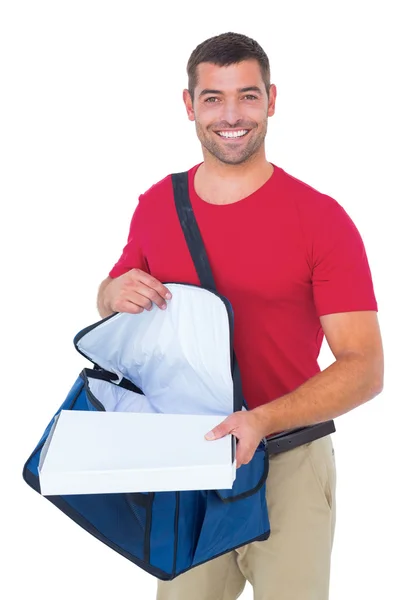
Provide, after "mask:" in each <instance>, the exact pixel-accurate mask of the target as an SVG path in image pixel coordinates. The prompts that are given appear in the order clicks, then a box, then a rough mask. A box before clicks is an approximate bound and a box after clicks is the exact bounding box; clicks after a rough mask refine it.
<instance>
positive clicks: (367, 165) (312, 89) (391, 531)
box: [0, 0, 400, 600]
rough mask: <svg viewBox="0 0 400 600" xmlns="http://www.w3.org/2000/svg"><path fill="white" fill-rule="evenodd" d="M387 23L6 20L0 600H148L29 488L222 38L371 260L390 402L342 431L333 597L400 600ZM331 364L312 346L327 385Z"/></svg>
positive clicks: (316, 5)
mask: <svg viewBox="0 0 400 600" xmlns="http://www.w3.org/2000/svg"><path fill="white" fill-rule="evenodd" d="M136 4H138V6H139V8H137V7H136ZM395 11H396V2H395V1H394V0H392V1H390V0H381V1H380V3H379V4H378V3H377V2H371V1H368V0H360V1H355V0H347V1H343V0H340V1H338V0H335V1H333V0H332V1H329V2H328V1H324V0H313V1H312V0H306V1H298V0H293V1H288V0H280V1H279V2H269V1H268V0H264V1H262V2H261V1H260V2H258V1H255V0H253V2H233V1H230V2H223V1H221V2H215V1H212V2H208V1H205V0H204V1H203V2H201V3H186V2H185V3H182V5H181V4H180V3H179V2H154V0H153V2H150V1H149V2H147V3H145V2H140V3H135V2H134V1H133V0H132V1H130V2H128V1H125V2H123V1H113V2H111V1H110V2H104V1H100V0H97V1H96V2H91V1H86V0H80V1H79V2H77V1H75V0H69V1H68V2H67V1H60V0H58V1H57V0H53V1H48V2H44V1H39V0H35V1H30V2H21V1H18V0H8V1H7V0H5V1H3V2H2V4H1V13H0V56H1V59H0V60H1V73H0V82H1V83H0V85H1V88H2V91H1V95H0V102H1V112H0V115H1V117H0V118H1V136H0V144H1V163H0V164H1V172H2V175H1V182H0V184H1V212H2V215H1V220H0V223H1V235H0V240H1V265H2V266H1V271H2V292H1V302H2V328H1V332H2V336H1V339H2V345H1V351H2V359H1V365H2V369H1V373H2V418H1V438H0V439H1V464H2V480H1V481H2V484H1V485H2V494H1V503H2V509H1V511H0V518H1V530H0V531H1V545H2V548H3V552H2V559H1V560H2V576H1V580H0V587H1V588H3V589H1V590H0V594H1V596H2V597H4V598H7V600H12V599H14V598H22V597H29V598H33V599H36V598H41V600H50V599H51V600H53V599H54V598H57V599H59V600H63V599H67V598H71V597H74V598H76V599H78V600H79V599H81V598H82V599H83V598H96V599H97V600H103V599H104V600H105V599H107V600H109V599H110V598H119V597H123V598H132V599H140V600H146V599H150V598H154V594H155V580H154V579H153V578H152V577H150V576H148V575H146V574H145V573H143V572H142V571H140V570H139V569H138V568H136V567H135V566H133V565H132V564H131V563H130V562H129V561H127V560H125V559H124V558H122V557H120V556H119V555H118V554H116V553H115V552H113V551H111V550H110V549H108V548H107V547H105V546H103V544H101V543H100V542H98V541H97V540H95V539H94V538H92V537H91V536H90V535H89V534H88V533H86V532H85V531H83V530H82V529H80V528H79V527H78V526H77V525H75V524H74V523H73V522H72V521H70V520H69V519H68V518H67V517H65V516H64V515H63V514H62V513H61V512H60V511H58V510H57V509H56V508H54V507H53V506H52V505H51V504H50V503H49V502H47V501H46V500H45V499H43V498H41V497H40V496H39V495H38V494H36V493H35V492H33V491H32V490H31V489H30V488H29V487H28V486H27V485H26V484H25V483H24V482H23V480H22V477H21V471H22V467H23V464H24V462H25V460H26V459H27V458H28V456H29V454H30V453H31V451H32V450H33V448H34V447H35V445H36V443H37V441H38V440H39V438H40V436H41V434H42V431H43V429H44V428H45V426H46V425H47V423H48V421H49V420H50V418H51V417H52V415H53V414H54V412H55V411H56V410H57V409H58V407H59V405H60V404H61V402H62V401H63V400H64V397H65V395H66V393H67V392H68V391H69V388H70V387H71V385H72V383H73V381H75V378H76V376H77V374H78V372H79V371H80V370H81V368H82V367H83V366H85V365H86V363H85V361H84V364H83V363H82V360H83V359H82V357H80V356H79V355H78V354H77V353H76V351H75V350H74V348H73V345H72V339H73V336H74V335H75V333H77V332H78V331H79V330H80V329H81V328H82V327H84V326H86V325H88V324H90V323H92V322H94V321H96V320H97V319H98V315H97V313H96V307H95V298H96V292H97V287H98V284H99V283H100V281H101V280H102V279H103V278H104V277H105V276H106V275H107V273H108V270H109V269H110V268H111V266H112V265H113V264H114V262H115V261H116V260H117V258H118V256H119V253H120V251H121V249H122V246H123V245H124V243H125V240H126V236H127V233H128V226H129V220H130V218H131V215H132V212H133V210H134V208H135V205H136V202H137V197H138V195H139V194H140V193H141V192H143V191H145V190H146V189H147V188H148V187H149V186H150V185H152V184H153V183H155V182H156V181H158V180H159V179H161V178H162V177H164V176H165V175H167V174H168V173H170V172H172V171H178V170H183V169H187V168H189V167H191V166H192V165H193V164H195V163H196V162H200V161H201V159H202V157H201V153H200V147H199V143H198V140H197V138H196V135H195V130H194V127H193V124H192V123H189V121H188V120H187V118H186V114H185V111H184V106H183V103H182V100H181V94H182V89H183V88H184V87H185V86H186V74H185V67H186V62H187V59H188V57H189V55H190V52H191V51H192V50H193V49H194V47H195V46H196V45H197V44H198V43H200V42H201V41H203V40H204V39H206V38H208V37H210V36H212V35H215V34H218V33H222V32H224V31H229V30H233V31H237V32H241V33H245V34H247V35H250V36H252V37H254V38H255V39H257V40H258V41H259V42H260V43H261V45H262V46H263V47H264V49H265V50H266V52H267V54H268V56H269V58H270V62H271V73H272V82H273V83H275V84H276V85H277V88H278V97H277V105H276V114H275V116H274V117H273V118H271V119H270V121H269V131H268V136H267V156H268V158H269V160H271V161H272V162H274V163H275V164H277V165H279V166H281V167H283V168H284V169H285V170H286V171H288V172H289V173H291V174H292V175H294V176H295V177H298V178H299V179H302V180H303V181H305V182H306V183H308V184H310V185H312V186H313V187H316V188H317V189H319V190H320V191H322V192H324V193H327V194H329V195H331V196H333V197H334V198H336V199H337V200H338V201H339V202H340V203H341V204H342V205H343V206H344V207H345V209H346V210H347V211H348V213H349V214H350V215H351V217H352V218H353V219H354V221H355V222H356V224H357V226H358V228H359V230H360V232H361V234H362V236H363V239H364V242H365V245H366V248H367V253H368V257H369V260H370V265H371V269H372V273H373V277H374V283H375V291H376V294H377V298H378V302H379V318H380V324H381V328H382V334H383V337H384V344H385V354H386V379H385V389H384V392H383V393H382V394H381V395H380V396H379V397H377V398H376V399H374V400H373V401H372V402H370V403H368V404H367V405H364V406H363V407H360V408H358V409H357V410H355V411H354V412H352V413H350V414H348V415H346V416H343V417H341V418H339V419H337V429H338V431H337V433H336V434H335V436H334V443H335V447H336V457H337V467H338V524H337V530H336V541H335V547H334V554H333V564H332V584H331V587H332V593H331V598H332V599H333V600H347V599H349V600H350V599H351V600H353V599H354V598H363V599H364V600H368V599H376V598H377V597H381V598H384V597H392V598H393V597H397V594H398V557H399V553H398V540H399V537H400V527H399V516H398V515H399V505H398V496H397V492H396V490H397V483H398V482H397V480H398V472H399V469H398V456H399V449H398V444H397V439H398V421H399V416H400V412H399V407H398V402H399V394H398V385H397V371H398V366H397V362H398V360H397V358H398V349H397V342H398V336H399V329H400V328H399V316H398V306H399V283H398V277H399V258H400V243H399V233H398V219H396V217H395V213H396V211H398V203H399V199H400V198H399V187H400V186H399V182H398V162H399V146H398V140H399V134H400V127H399V109H398V106H399V105H398V101H399V100H398V99H399V85H398V59H399V54H400V48H399V44H398V27H397V25H396V18H395ZM332 360H333V359H332V356H331V355H330V353H329V351H328V349H327V347H326V345H325V344H324V347H323V351H322V353H321V360H320V364H321V367H322V368H324V367H325V366H327V365H328V364H329V363H330V362H332ZM288 576H290V573H288ZM5 590H7V591H5ZM242 597H243V598H244V599H245V600H246V599H247V600H248V599H250V598H251V597H252V593H251V588H250V587H246V590H245V592H244V594H243V596H242ZM277 600H279V599H277ZM293 600H295V599H293Z"/></svg>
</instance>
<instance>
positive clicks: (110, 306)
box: [98, 269, 172, 316]
mask: <svg viewBox="0 0 400 600" xmlns="http://www.w3.org/2000/svg"><path fill="white" fill-rule="evenodd" d="M171 297H172V294H171V293H170V291H169V290H168V288H166V287H165V285H163V284H162V283H161V282H160V281H158V279H155V278H154V277H152V276H151V275H149V274H148V273H146V272H145V271H141V270H140V269H132V270H131V271H128V272H127V273H124V275H121V276H120V277H116V278H115V279H111V278H110V277H108V278H107V279H106V280H105V281H103V283H102V284H101V286H100V290H99V297H98V307H99V312H100V314H101V315H102V316H107V315H109V314H112V313H114V312H124V313H132V314H138V313H141V312H143V311H144V310H151V309H152V306H153V304H155V305H156V306H158V307H159V308H161V309H163V310H164V309H165V308H167V303H166V300H170V298H171Z"/></svg>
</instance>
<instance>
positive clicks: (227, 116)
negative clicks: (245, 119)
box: [221, 100, 241, 127]
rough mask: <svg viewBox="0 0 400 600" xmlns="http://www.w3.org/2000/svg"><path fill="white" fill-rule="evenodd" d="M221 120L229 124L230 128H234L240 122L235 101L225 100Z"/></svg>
mask: <svg viewBox="0 0 400 600" xmlns="http://www.w3.org/2000/svg"><path fill="white" fill-rule="evenodd" d="M221 118H222V119H223V120H224V121H226V122H227V123H229V126H230V127H235V125H236V123H237V122H238V121H240V120H241V112H240V106H239V103H238V102H237V101H236V100H225V102H224V103H223V107H222V114H221Z"/></svg>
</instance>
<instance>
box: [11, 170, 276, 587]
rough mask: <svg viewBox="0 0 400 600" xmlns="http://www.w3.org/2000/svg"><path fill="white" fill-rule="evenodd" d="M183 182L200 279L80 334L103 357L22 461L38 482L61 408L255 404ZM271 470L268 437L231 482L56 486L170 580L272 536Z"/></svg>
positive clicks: (104, 531)
mask: <svg viewBox="0 0 400 600" xmlns="http://www.w3.org/2000/svg"><path fill="white" fill-rule="evenodd" d="M173 186H174V195H175V203H176V207H177V211H178V215H179V218H180V222H181V225H182V229H183V232H184V235H185V239H186V242H187V244H188V247H189V250H190V253H191V255H192V258H193V261H194V264H195V267H196V271H197V274H198V276H199V279H200V283H201V285H200V286H194V285H189V284H182V283H167V284H166V285H167V286H168V287H169V288H170V289H171V292H172V294H173V298H172V300H171V301H170V303H169V306H168V310H166V311H161V310H152V311H144V312H143V313H140V314H137V315H131V314H127V313H115V314H113V315H111V316H110V317H107V318H105V319H102V320H101V321H99V322H97V323H95V324H93V325H91V326H89V327H87V328H85V329H84V330H82V331H81V332H79V333H78V334H77V335H76V336H75V339H74V344H75V347H76V350H77V351H78V352H80V353H81V354H82V355H83V356H84V357H85V358H87V359H89V361H91V362H92V364H93V368H84V369H83V370H82V372H81V373H80V375H79V376H78V378H77V380H76V381H75V383H74V384H73V386H72V388H71V390H70V392H69V394H68V395H67V397H66V399H65V401H64V402H63V404H62V405H61V406H60V407H59V409H58V411H57V413H56V414H55V415H54V417H53V419H52V420H51V422H50V423H49V424H48V426H47V428H46V430H45V431H44V433H43V436H42V438H41V439H40V441H39V443H38V444H37V446H36V448H35V449H34V451H33V453H32V454H31V456H30V457H29V459H28V460H27V462H26V464H25V466H24V471H23V477H24V479H25V481H26V483H27V484H28V485H29V486H31V487H32V488H33V489H34V490H35V491H37V492H38V493H41V492H40V481H39V462H40V456H41V451H42V449H43V447H44V445H45V444H46V442H47V441H48V440H49V436H50V433H51V430H52V428H53V426H54V424H55V422H56V419H57V416H58V415H59V413H60V411H61V410H69V411H72V410H74V411H125V412H136V413H143V412H144V413H162V412H164V413H176V414H178V413H181V414H182V413H184V414H193V415H199V414H210V415H220V416H221V421H222V420H223V419H224V418H225V417H226V416H227V415H229V414H231V413H232V412H233V411H239V410H246V409H247V408H246V404H245V401H244V398H243V396H242V388H241V383H240V373H239V367H238V363H237V361H236V358H235V353H234V350H233V312H232V308H231V305H230V303H229V301H228V299H226V298H225V297H223V296H221V295H220V294H218V292H217V290H216V288H215V284H214V280H213V276H212V273H211V269H210V265H209V263H208V259H207V256H206V252H205V248H204V245H203V243H202V240H201V236H200V232H199V229H198V227H197V223H196V221H195V218H194V215H193V212H192V208H191V205H190V200H189V195H188V191H187V173H180V174H176V175H173ZM205 433H206V432H205ZM149 435H151V432H149ZM156 442H157V441H156V440H155V443H156ZM210 443H213V442H210ZM71 444H73V440H71ZM160 452H162V449H160ZM234 460H235V444H233V447H232V462H234ZM267 475H268V446H267V442H266V441H265V440H264V441H261V442H260V445H259V447H258V449H257V450H256V452H255V455H254V457H253V459H252V460H251V462H250V463H249V464H247V465H243V466H242V467H241V468H240V469H238V470H237V473H236V479H235V481H234V483H233V488H232V489H225V490H207V491H177V492H152V491H149V492H148V493H124V494H121V493H113V494H111V493H110V494H73V495H63V496H46V497H47V499H48V500H49V501H50V502H52V503H53V504H54V505H55V506H57V507H58V508H59V509H60V510H61V511H63V512H64V513H65V514H66V515H67V516H68V517H70V518H71V519H72V520H73V521H75V522H76V523H78V525H80V526H81V527H83V528H84V529H85V530H86V531H88V532H89V533H91V534H92V535H93V536H95V537H96V538H97V539H99V540H100V541H102V542H103V543H105V544H107V545H108V546H109V547H110V548H112V549H113V550H115V551H116V552H118V553H120V554H121V555H122V556H124V557H125V558H127V559H128V560H130V561H132V562H133V563H135V564H136V565H138V566H139V567H141V568H142V569H144V570H145V571H147V572H148V573H150V574H152V575H154V576H155V577H157V578H159V579H162V580H171V579H174V578H175V577H177V576H178V575H180V574H181V573H183V572H185V571H188V570H189V569H191V568H193V567H195V566H197V565H200V564H202V563H205V562H207V561H209V560H211V559H213V558H215V557H217V556H220V555H222V554H224V553H226V552H229V551H231V550H233V549H235V548H238V547H239V546H242V545H244V544H248V543H250V542H252V541H256V540H257V541H258V540H266V539H267V538H268V536H269V533H270V525H269V519H268V510H267V505H266V479H267Z"/></svg>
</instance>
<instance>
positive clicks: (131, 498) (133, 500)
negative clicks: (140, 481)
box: [123, 492, 155, 563]
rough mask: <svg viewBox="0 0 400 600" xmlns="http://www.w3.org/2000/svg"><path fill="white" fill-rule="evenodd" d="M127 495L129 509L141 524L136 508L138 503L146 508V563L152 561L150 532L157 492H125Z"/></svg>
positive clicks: (144, 529) (144, 544)
mask: <svg viewBox="0 0 400 600" xmlns="http://www.w3.org/2000/svg"><path fill="white" fill-rule="evenodd" d="M123 496H125V500H126V503H127V505H128V508H129V510H130V511H131V512H132V513H133V515H134V517H135V518H136V519H137V521H138V522H139V525H140V519H139V517H138V515H137V514H136V510H135V508H134V506H135V505H137V506H138V507H140V508H143V509H144V510H145V514H146V516H145V521H144V528H143V533H144V540H143V560H144V562H146V563H150V534H151V525H152V519H153V502H154V496H155V492H150V493H148V494H143V493H140V492H130V493H126V494H123Z"/></svg>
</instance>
